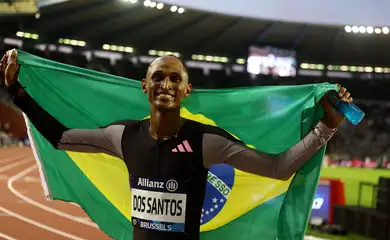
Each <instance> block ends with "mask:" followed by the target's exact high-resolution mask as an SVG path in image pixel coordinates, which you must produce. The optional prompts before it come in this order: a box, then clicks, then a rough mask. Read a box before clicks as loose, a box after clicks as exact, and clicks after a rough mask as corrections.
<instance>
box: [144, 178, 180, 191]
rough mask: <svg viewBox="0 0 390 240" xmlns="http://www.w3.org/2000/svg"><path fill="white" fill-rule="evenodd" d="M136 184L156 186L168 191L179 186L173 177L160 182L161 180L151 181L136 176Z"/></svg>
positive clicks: (174, 189)
mask: <svg viewBox="0 0 390 240" xmlns="http://www.w3.org/2000/svg"><path fill="white" fill-rule="evenodd" d="M137 185H138V186H141V187H149V188H158V189H165V188H166V189H167V190H168V191H169V192H174V191H176V190H177V189H178V187H179V184H178V183H177V181H176V180H174V179H170V180H168V181H167V182H162V181H152V180H150V179H148V178H138V183H137Z"/></svg>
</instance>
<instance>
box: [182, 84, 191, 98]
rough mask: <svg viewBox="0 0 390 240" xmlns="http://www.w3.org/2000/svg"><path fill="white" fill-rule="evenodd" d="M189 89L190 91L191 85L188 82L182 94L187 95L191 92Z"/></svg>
mask: <svg viewBox="0 0 390 240" xmlns="http://www.w3.org/2000/svg"><path fill="white" fill-rule="evenodd" d="M191 91H192V85H191V84H188V86H187V87H186V91H185V93H184V96H186V97H188V96H189V95H190V94H191Z"/></svg>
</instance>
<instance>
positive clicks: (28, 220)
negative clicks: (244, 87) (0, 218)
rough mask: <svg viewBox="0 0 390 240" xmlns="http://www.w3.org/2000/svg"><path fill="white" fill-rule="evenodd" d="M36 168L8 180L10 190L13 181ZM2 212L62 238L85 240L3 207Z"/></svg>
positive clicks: (28, 169) (0, 208) (30, 168)
mask: <svg viewBox="0 0 390 240" xmlns="http://www.w3.org/2000/svg"><path fill="white" fill-rule="evenodd" d="M36 167H37V166H36V165H34V166H31V167H29V168H27V169H25V170H23V171H22V172H20V173H18V174H16V175H14V176H12V177H11V178H10V179H9V180H8V188H9V186H10V185H11V187H12V182H10V180H11V179H13V180H15V179H17V178H18V177H20V175H22V174H27V173H28V172H31V171H33V170H34V169H35V168H36ZM0 211H2V212H4V213H6V214H8V215H10V216H12V217H15V218H17V219H19V220H22V221H24V222H27V223H29V224H32V225H34V226H37V227H39V228H42V229H45V230H47V231H50V232H53V233H55V234H58V235H60V236H63V237H67V238H70V239H74V240H84V239H83V238H80V237H77V236H75V235H72V234H69V233H66V232H63V231H60V230H58V229H55V228H52V227H50V226H47V225H45V224H42V223H40V222H37V221H34V220H32V219H30V218H27V217H24V216H22V215H19V214H17V213H15V212H13V211H11V210H9V209H7V208H4V207H2V206H0Z"/></svg>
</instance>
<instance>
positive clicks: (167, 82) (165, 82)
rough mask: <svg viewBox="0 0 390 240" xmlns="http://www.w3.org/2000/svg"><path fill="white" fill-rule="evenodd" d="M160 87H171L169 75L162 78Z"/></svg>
mask: <svg viewBox="0 0 390 240" xmlns="http://www.w3.org/2000/svg"><path fill="white" fill-rule="evenodd" d="M161 87H162V88H164V89H170V88H171V87H172V86H171V81H170V80H169V77H166V78H165V79H164V81H163V82H162V84H161Z"/></svg>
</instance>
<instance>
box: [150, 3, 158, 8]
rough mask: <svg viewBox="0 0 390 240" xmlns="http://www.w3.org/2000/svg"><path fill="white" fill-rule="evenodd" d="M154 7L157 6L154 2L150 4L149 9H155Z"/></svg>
mask: <svg viewBox="0 0 390 240" xmlns="http://www.w3.org/2000/svg"><path fill="white" fill-rule="evenodd" d="M156 5H157V3H156V2H150V4H149V7H151V8H154V7H156Z"/></svg>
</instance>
